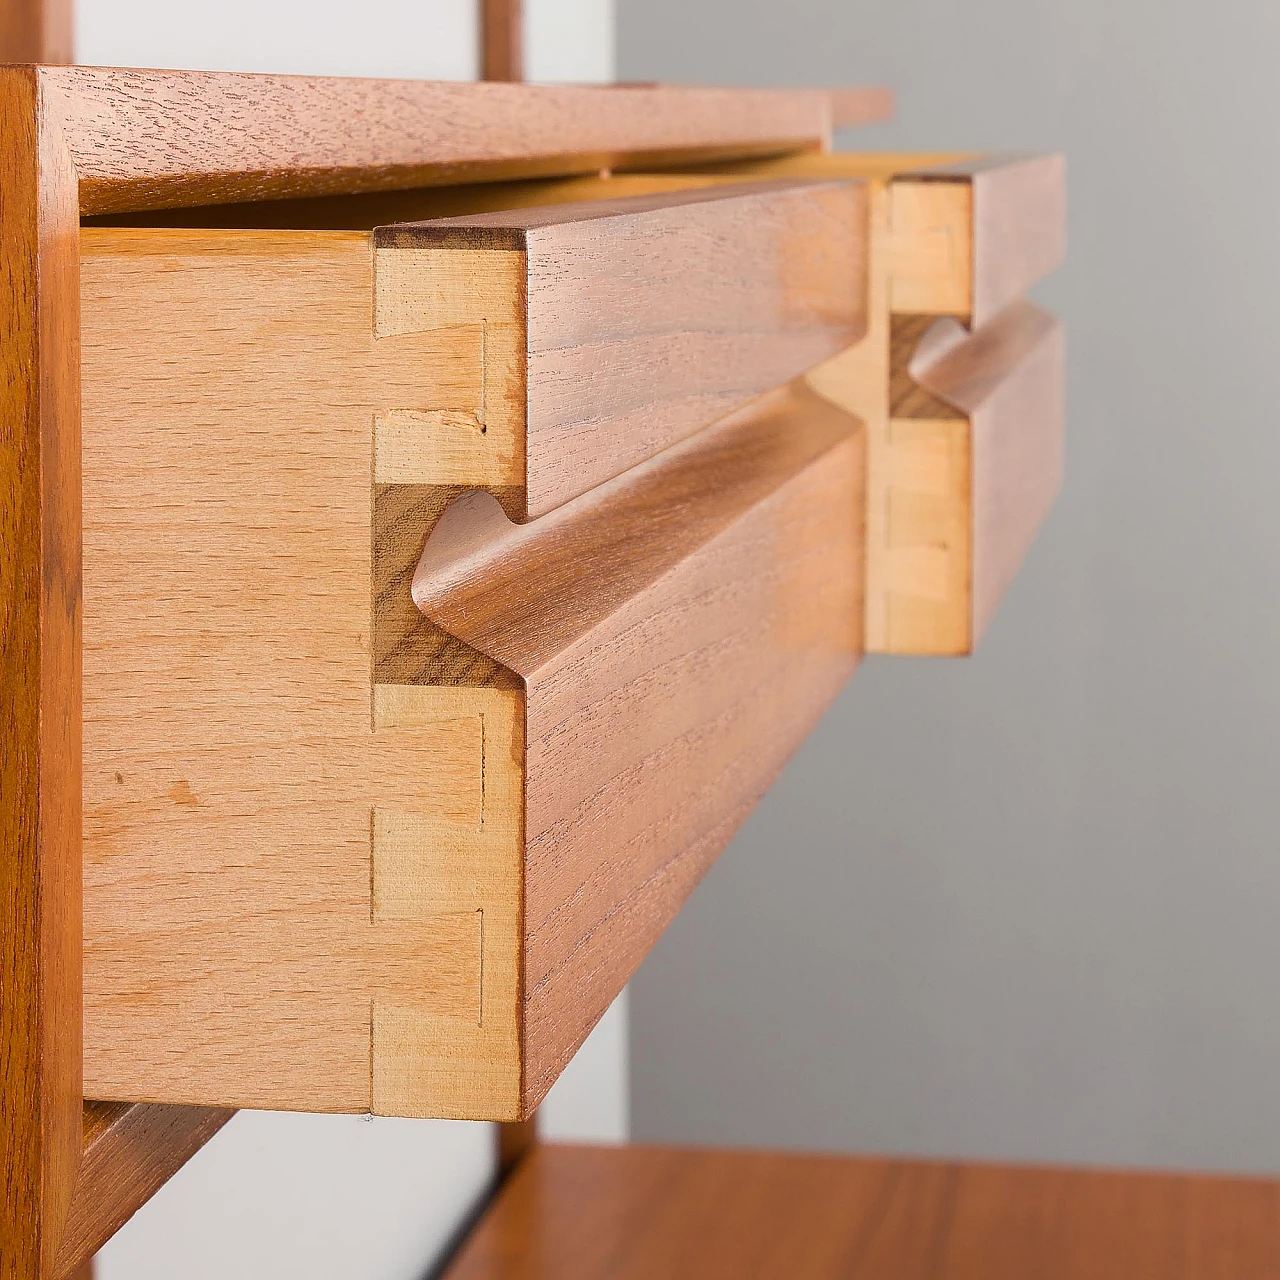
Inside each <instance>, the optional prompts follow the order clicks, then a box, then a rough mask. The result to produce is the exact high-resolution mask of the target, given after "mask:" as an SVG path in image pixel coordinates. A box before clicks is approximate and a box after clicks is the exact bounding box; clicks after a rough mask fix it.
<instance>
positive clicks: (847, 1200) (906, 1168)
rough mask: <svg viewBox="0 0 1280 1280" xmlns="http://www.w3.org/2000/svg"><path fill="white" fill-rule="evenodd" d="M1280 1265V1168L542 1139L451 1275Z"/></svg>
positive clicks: (803, 1275) (1107, 1276) (1221, 1279)
mask: <svg viewBox="0 0 1280 1280" xmlns="http://www.w3.org/2000/svg"><path fill="white" fill-rule="evenodd" d="M565 1276H573V1277H574V1280H649V1278H650V1277H655V1276H662V1277H663V1278H664V1280H683V1278H684V1277H688V1278H689V1280H694V1278H695V1277H696V1278H697V1280H718V1278H719V1277H724V1278H725V1280H730V1278H736V1277H739V1276H753V1277H757V1278H758V1280H836V1277H867V1280H882V1278H883V1280H1031V1278H1033V1277H1034V1280H1170V1278H1171V1277H1175V1276H1176V1277H1178V1278H1179V1280H1243V1278H1244V1277H1248V1280H1275V1278H1276V1277H1280V1182H1277V1181H1274V1180H1262V1179H1229V1178H1211V1177H1191V1176H1177V1175H1163V1174H1134V1173H1112V1172H1106V1173H1104V1172H1085V1171H1079V1170H1069V1169H1033V1168H1012V1167H1007V1166H996V1165H956V1164H940V1163H938V1164H934V1163H926V1162H922V1161H894V1160H859V1159H850V1158H845V1157H839V1156H800V1155H782V1154H774V1153H759V1152H743V1151H737V1152H729V1151H708V1150H701V1151H697V1150H680V1149H663V1148H646V1147H613V1148H609V1147H568V1146H557V1145H550V1144H543V1145H542V1146H540V1147H539V1148H538V1149H537V1150H536V1151H535V1152H534V1153H533V1155H532V1156H531V1157H530V1158H529V1159H528V1160H526V1161H525V1162H524V1163H523V1164H522V1165H521V1166H520V1168H519V1169H518V1170H517V1171H516V1173H515V1174H514V1175H513V1176H512V1178H511V1179H510V1180H509V1181H508V1182H507V1184H506V1186H505V1187H504V1188H503V1190H502V1191H501V1192H500V1193H499V1195H498V1198H497V1199H496V1201H495V1202H494V1204H493V1205H492V1207H491V1208H490V1209H489V1210H488V1212H487V1213H486V1214H485V1216H484V1217H483V1218H482V1219H481V1221H480V1223H479V1225H478V1226H477V1228H476V1230H475V1231H474V1232H473V1233H472V1235H471V1236H470V1238H469V1239H468V1240H467V1242H466V1243H465V1244H464V1246H463V1247H462V1249H461V1251H460V1252H459V1254H458V1256H457V1257H456V1258H455V1260H454V1261H453V1263H452V1265H451V1266H450V1267H449V1268H448V1270H447V1271H446V1273H445V1277H444V1280H562V1277H565Z"/></svg>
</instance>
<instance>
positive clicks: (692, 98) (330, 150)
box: [0, 67, 831, 1280]
mask: <svg viewBox="0 0 1280 1280" xmlns="http://www.w3.org/2000/svg"><path fill="white" fill-rule="evenodd" d="M0 108H2V110H3V113H4V128H3V131H2V137H3V141H2V143H0V153H2V161H3V176H4V190H5V200H4V201H3V207H2V209H0V249H2V250H3V253H2V255H0V269H2V270H3V273H4V275H5V279H6V281H7V282H8V287H7V289H6V293H5V309H4V313H3V314H4V326H3V328H4V338H5V342H4V344H3V345H4V360H5V367H6V369H7V373H6V378H5V381H4V391H3V394H4V419H3V421H4V436H3V441H4V453H3V460H4V472H5V487H4V491H3V492H4V502H5V505H4V507H3V515H4V521H5V530H4V531H5V539H4V543H3V547H4V560H3V563H4V565H5V575H4V577H3V579H0V589H2V592H3V599H2V603H3V619H4V630H3V636H4V644H3V649H2V650H0V652H2V653H3V661H4V666H3V673H4V688H5V693H6V697H7V698H8V699H9V700H10V706H11V709H12V715H11V717H10V720H9V722H8V724H7V726H6V732H7V734H8V741H9V743H10V746H11V750H9V751H6V753H5V757H4V769H5V774H4V781H5V786H4V788H3V794H2V795H0V814H2V821H3V825H4V831H5V847H6V855H7V856H6V861H5V864H4V868H3V872H2V875H3V880H2V881H0V883H2V884H3V896H2V897H0V911H2V912H3V918H2V919H0V937H2V938H3V946H4V954H3V959H4V967H3V979H2V981H3V982H4V983H5V986H4V1000H3V1010H2V1013H0V1026H2V1028H3V1032H4V1041H3V1052H4V1072H3V1077H2V1079H0V1085H2V1087H3V1097H2V1098H0V1102H2V1104H3V1111H4V1116H5V1121H6V1123H5V1125H4V1128H3V1134H2V1135H0V1149H2V1150H0V1154H2V1155H3V1160H4V1165H3V1193H4V1195H3V1202H2V1205H0V1209H2V1212H3V1217H2V1218H0V1274H3V1276H5V1277H6V1280H8V1277H11V1276H12V1277H22V1278H23V1280H28V1278H29V1277H33V1276H37V1277H41V1280H43V1277H46V1276H49V1275H52V1274H54V1270H55V1259H56V1258H57V1256H58V1242H59V1238H60V1236H61V1234H62V1229H63V1227H64V1225H65V1224H66V1223H67V1221H68V1220H71V1221H75V1220H77V1218H78V1217H79V1216H80V1215H82V1214H83V1213H85V1212H88V1213H90V1214H91V1213H92V1205H89V1206H88V1208H87V1209H86V1204H88V1199H87V1198H89V1197H91V1196H92V1195H93V1194H94V1193H93V1189H92V1187H90V1186H89V1185H88V1183H85V1182H81V1183H80V1184H78V1186H77V1183H76V1175H77V1170H78V1167H79V1166H80V1165H81V1163H82V1160H81V1152H80V1130H81V1104H80V1092H81V1090H80V1088H79V1081H78V1073H79V1066H78V1063H79V1018H78V1017H77V1016H76V1012H77V1007H78V1000H79V997H78V987H79V983H78V980H77V976H78V974H79V970H80V957H79V946H80V922H79V899H78V877H79V865H80V859H79V851H78V848H77V846H78V841H79V835H78V827H79V823H78V820H77V815H78V805H79V795H80V779H79V771H80V768H81V756H80V751H79V743H78V724H79V679H78V675H77V666H76V664H77V662H78V656H77V655H78V653H79V644H78V642H77V634H78V625H79V623H78V619H79V608H80V605H79V585H78V581H77V578H76V572H75V565H76V564H78V562H79V557H78V554H76V552H75V544H76V542H77V540H78V530H79V517H80V511H79V504H78V495H79V492H80V486H79V482H78V479H77V472H78V463H79V459H78V442H79V423H78V420H77V403H78V391H79V385H78V368H77V365H78V361H77V359H76V341H75V340H76V335H77V333H78V302H79V297H78V280H77V271H76V253H77V245H76V235H75V221H76V214H77V212H79V213H80V214H85V213H93V212H106V211H110V210H117V211H119V210H128V209H142V208H157V207H166V206H167V207H173V206H177V205H181V204H184V203H187V204H192V203H206V204H208V203H231V202H235V201H237V200H241V201H243V200H246V199H256V198H262V197H277V198H285V197H298V196H313V195H321V194H329V195H335V196H336V195H341V194H345V193H355V192H362V191H391V190H396V189H402V188H407V187H411V186H415V185H420V184H423V183H446V182H457V181H461V180H465V179H466V178H467V177H468V176H470V177H471V178H473V179H479V178H484V179H486V180H490V179H495V178H501V177H504V176H506V177H512V176H519V175H527V176H535V175H538V174H572V173H585V172H593V171H595V170H596V169H598V168H599V167H600V166H602V165H607V166H615V167H616V166H619V165H632V166H635V167H641V168H642V167H646V166H647V165H650V164H652V163H655V162H656V163H661V162H665V161H667V160H679V159H689V160H692V159H695V158H699V157H701V158H702V159H707V158H709V157H711V156H715V155H721V156H730V155H734V154H738V155H747V154H755V155H763V154H776V153H781V152H785V151H788V150H792V149H796V148H809V147H821V146H823V145H825V142H826V138H827V135H828V131H829V124H830V110H831V108H830V102H829V99H827V97H826V96H825V95H822V94H815V93H769V92H765V93H759V92H754V93H747V94H742V93H736V92H733V91H725V90H691V91H688V92H682V91H676V90H666V89H662V90H656V89H646V90H639V89H638V90H619V91H614V90H607V91H606V90H587V89H541V88H525V87H523V86H514V85H512V86H503V85H488V86H460V85H427V84H412V83H405V82H390V83H389V82H371V81H349V80H348V81H344V80H317V79H314V78H287V77H253V76H233V75H205V74H200V73H169V72H132V71H121V70H102V69H88V68H65V69H58V68H49V67H43V68H31V67H26V68H22V67H6V68H0ZM136 1115H137V1117H138V1123H140V1124H144V1125H145V1124H146V1123H148V1116H147V1111H146V1109H145V1108H143V1109H139V1110H138V1111H137V1113H136ZM154 1117H155V1120H156V1122H157V1123H160V1122H162V1119H163V1116H162V1113H159V1112H157V1113H154ZM212 1119H213V1117H212V1116H207V1117H206V1120H208V1121H209V1122H212ZM188 1150H189V1148H188V1147H187V1146H185V1145H184V1143H175V1144H173V1145H172V1146H171V1147H170V1148H169V1149H168V1150H167V1151H166V1150H161V1149H157V1150H155V1151H154V1152H153V1156H154V1161H153V1164H152V1169H153V1171H154V1172H155V1176H156V1177H159V1178H163V1177H164V1176H167V1173H169V1172H172V1170H173V1169H174V1168H176V1167H177V1165H178V1164H180V1163H181V1160H182V1159H183V1158H184V1157H185V1155H186V1154H187V1152H188ZM119 1185H121V1186H124V1183H121V1184H119ZM141 1185H142V1184H138V1186H139V1187H140V1186H141ZM124 1194H125V1196H126V1199H127V1198H128V1196H129V1195H138V1196H141V1195H142V1194H144V1192H143V1191H141V1190H138V1189H134V1190H133V1191H131V1192H125V1193H124ZM134 1207H136V1205H135V1206H134ZM69 1213H70V1219H69V1218H68V1214H69Z"/></svg>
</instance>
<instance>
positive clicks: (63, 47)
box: [0, 0, 72, 64]
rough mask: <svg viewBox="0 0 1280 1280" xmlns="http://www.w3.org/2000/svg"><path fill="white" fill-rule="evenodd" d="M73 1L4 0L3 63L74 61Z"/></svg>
mask: <svg viewBox="0 0 1280 1280" xmlns="http://www.w3.org/2000/svg"><path fill="white" fill-rule="evenodd" d="M71 49H72V3H71V0H5V2H4V3H3V4H0V63H5V62H43V63H50V64H52V63H67V62H70V61H71V60H72V58H71Z"/></svg>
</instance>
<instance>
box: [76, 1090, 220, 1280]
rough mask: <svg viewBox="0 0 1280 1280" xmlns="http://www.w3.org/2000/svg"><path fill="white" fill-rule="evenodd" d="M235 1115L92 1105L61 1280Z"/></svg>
mask: <svg viewBox="0 0 1280 1280" xmlns="http://www.w3.org/2000/svg"><path fill="white" fill-rule="evenodd" d="M234 1114H235V1112H234V1111H230V1110H218V1109H215V1108H211V1107H165V1106H148V1105H145V1104H142V1103H128V1102H91V1103H88V1104H87V1105H86V1106H85V1108H84V1133H83V1154H82V1156H81V1164H80V1175H79V1178H78V1180H77V1182H76V1195H75V1198H74V1199H73V1200H72V1203H71V1212H70V1214H69V1215H68V1218H67V1223H66V1226H65V1228H64V1229H63V1232H62V1238H61V1241H60V1242H59V1245H58V1254H57V1259H56V1264H55V1268H54V1274H55V1275H56V1276H57V1277H58V1280H64V1278H69V1277H73V1276H76V1275H78V1274H79V1273H80V1268H82V1267H83V1266H84V1265H85V1264H86V1263H87V1262H88V1261H89V1259H90V1258H92V1257H93V1255H94V1254H95V1253H96V1252H97V1251H98V1250H99V1249H100V1248H101V1247H102V1246H103V1245H104V1244H106V1242H107V1241H108V1240H109V1239H110V1238H111V1237H112V1236H113V1235H114V1234H115V1233H116V1232H117V1231H118V1230H119V1229H120V1228H121V1227H122V1226H124V1224H125V1223H126V1222H127V1221H128V1220H129V1218H130V1217H131V1216H132V1215H133V1213H134V1212H135V1211H136V1210H137V1208H138V1207H139V1205H141V1204H143V1203H145V1202H146V1201H147V1200H149V1199H150V1198H151V1197H152V1196H153V1195H154V1194H155V1193H156V1192H157V1191H158V1190H159V1189H160V1188H161V1187H162V1186H163V1185H164V1184H165V1183H166V1182H167V1181H168V1180H169V1178H170V1177H172V1176H173V1174H174V1173H176V1172H177V1170H178V1169H180V1168H181V1167H182V1165H184V1164H185V1163H186V1162H187V1161H188V1160H189V1159H190V1158H191V1157H192V1156H193V1155H195V1153H196V1152H197V1151H198V1150H199V1149H200V1148H201V1147H202V1146H204V1144H205V1143H206V1142H208V1141H209V1139H210V1138H212V1137H213V1135H214V1134H215V1133H217V1132H218V1130H219V1129H221V1128H222V1126H223V1125H224V1124H226V1123H227V1121H228V1120H230V1119H231V1117H232V1116H233V1115H234Z"/></svg>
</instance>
